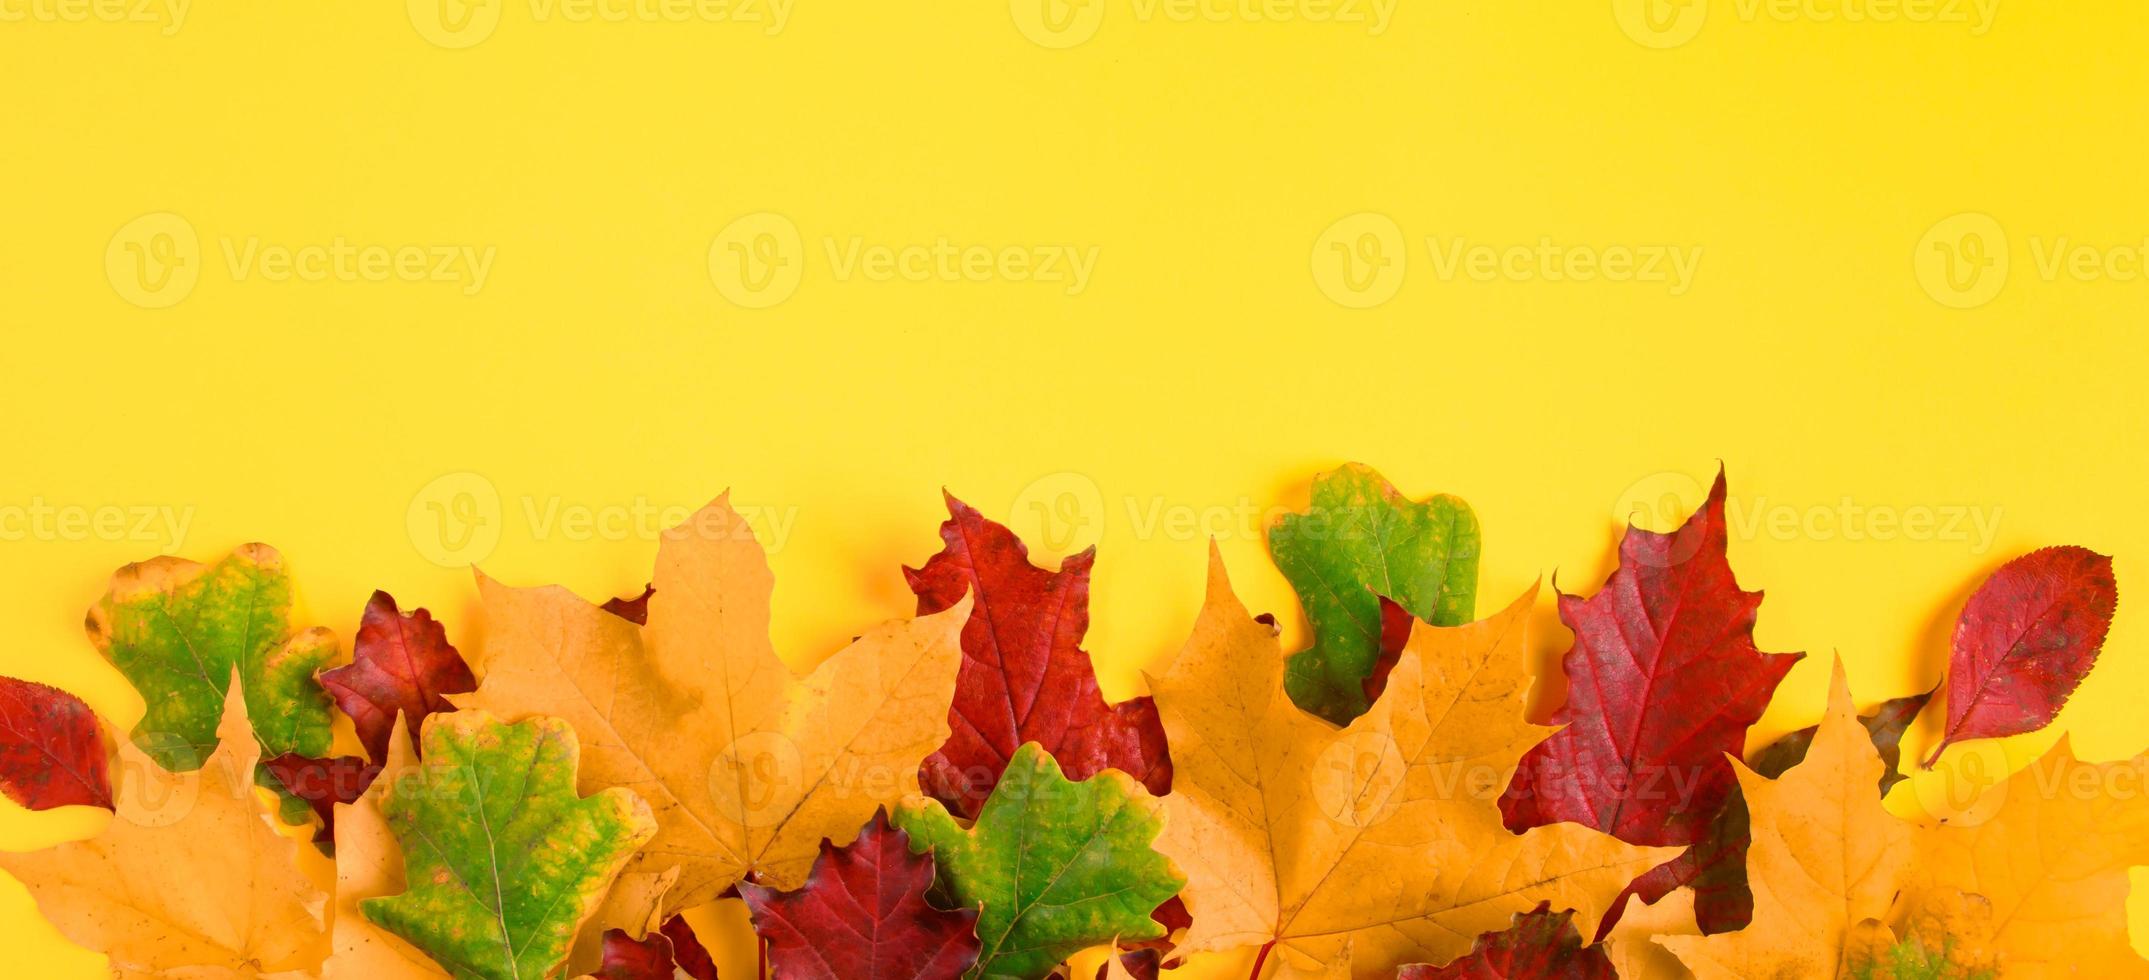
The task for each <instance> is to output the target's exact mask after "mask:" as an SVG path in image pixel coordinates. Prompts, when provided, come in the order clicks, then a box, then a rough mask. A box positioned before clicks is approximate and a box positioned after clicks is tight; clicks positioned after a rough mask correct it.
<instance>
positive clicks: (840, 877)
mask: <svg viewBox="0 0 2149 980" xmlns="http://www.w3.org/2000/svg"><path fill="white" fill-rule="evenodd" d="M933 878H934V865H933V859H932V858H931V857H929V856H924V855H915V854H912V853H911V851H910V835H908V834H906V833H904V832H903V831H900V830H896V829H894V828H892V827H890V826H889V824H888V820H887V817H886V815H885V813H883V812H876V813H875V814H874V815H873V820H872V822H871V823H868V824H866V827H865V829H864V830H863V831H860V832H859V834H858V838H857V839H856V840H854V841H852V842H851V843H850V844H848V845H845V846H843V847H836V846H835V845H834V844H831V843H828V842H826V841H823V842H822V844H821V856H820V857H819V858H817V859H815V861H814V862H813V873H812V875H811V876H810V877H808V878H807V879H806V884H805V887H803V888H800V889H798V890H797V891H791V892H779V891H776V890H774V889H770V888H763V887H760V886H758V885H751V884H742V885H740V886H739V897H741V898H743V899H745V900H746V905H747V907H748V908H750V909H752V910H753V914H754V931H755V932H756V933H758V934H759V935H760V936H761V938H763V939H765V940H767V941H768V944H769V963H770V965H771V966H772V967H773V968H774V969H775V972H776V973H777V975H779V976H782V977H785V978H799V980H930V978H943V980H955V978H957V977H960V976H962V975H963V973H964V972H965V971H967V970H969V969H970V967H971V965H972V964H974V963H976V962H977V958H978V938H977V921H978V912H977V909H975V908H968V907H965V908H957V909H955V910H954V911H942V910H940V909H936V908H934V907H932V906H931V905H929V904H927V903H926V900H925V895H926V892H927V891H928V890H929V889H931V888H932V886H933Z"/></svg>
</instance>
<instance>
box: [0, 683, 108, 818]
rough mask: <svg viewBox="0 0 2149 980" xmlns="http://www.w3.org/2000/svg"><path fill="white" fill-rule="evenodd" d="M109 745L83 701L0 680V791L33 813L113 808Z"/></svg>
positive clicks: (47, 689)
mask: <svg viewBox="0 0 2149 980" xmlns="http://www.w3.org/2000/svg"><path fill="white" fill-rule="evenodd" d="M112 751H113V750H112V740H111V739H110V738H108V737H107V736H106V735H105V731H104V725H103V723H101V722H99V721H98V720H97V715H96V713H95V712H92V711H91V710H90V706H89V705H87V704H83V703H82V699H81V698H78V697H75V696H74V695H72V694H69V693H67V692H66V691H62V690H60V689H59V688H56V687H47V686H45V685H43V684H39V683H37V682H35V681H25V680H17V679H15V678H13V677H0V791H4V792H6V793H7V797H8V799H11V800H14V801H15V802H17V803H20V804H22V805H23V806H26V807H28V808H30V809H32V810H51V809H54V808H57V807H63V806H96V807H103V808H105V809H107V810H110V809H112V776H111V773H110V771H109V768H108V764H109V761H110V758H111V755H112Z"/></svg>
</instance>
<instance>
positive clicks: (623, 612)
mask: <svg viewBox="0 0 2149 980" xmlns="http://www.w3.org/2000/svg"><path fill="white" fill-rule="evenodd" d="M656 594H657V587H656V586H654V585H651V586H646V587H644V588H643V589H642V594H641V595H637V596H620V597H619V598H617V599H606V600H605V601H604V605H602V606H599V607H597V608H599V609H602V610H604V611H605V612H608V613H611V614H612V615H614V616H618V617H619V618H621V619H624V620H626V621H627V622H630V623H633V624H634V625H636V626H647V625H649V597H650V596H653V595H656Z"/></svg>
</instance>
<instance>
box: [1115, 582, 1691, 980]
mask: <svg viewBox="0 0 2149 980" xmlns="http://www.w3.org/2000/svg"><path fill="white" fill-rule="evenodd" d="M1536 594H1537V593H1536V588H1535V587H1534V586H1533V587H1532V588H1531V589H1530V591H1528V592H1526V593H1524V594H1523V596H1522V597H1521V598H1520V599H1518V600H1517V601H1516V602H1515V603H1514V604H1513V605H1511V606H1509V607H1508V608H1507V609H1506V610H1504V611H1502V612H1500V613H1499V614H1497V615H1495V616H1493V617H1492V618H1490V619H1487V620H1485V621H1483V622H1478V623H1472V624H1470V625H1467V626H1460V627H1454V628H1436V627H1430V626H1426V625H1423V624H1419V625H1418V626H1417V628H1416V631H1415V632H1413V633H1412V634H1411V638H1410V642H1409V645H1408V647H1407V648H1406V649H1405V650H1404V652H1403V654H1402V657H1401V659H1400V660H1399V661H1398V662H1397V663H1396V665H1395V667H1394V670H1393V671H1392V672H1391V673H1390V674H1389V677H1388V682H1387V688H1386V691H1385V692H1384V693H1383V694H1382V695H1381V697H1380V698H1379V700H1377V701H1376V702H1375V703H1374V705H1373V707H1372V709H1371V710H1370V711H1368V712H1367V713H1366V714H1364V715H1363V716H1360V717H1359V718H1358V719H1357V720H1356V721H1354V722H1352V723H1351V724H1350V726H1349V727H1348V728H1344V729H1340V730H1339V729H1337V728H1335V727H1334V726H1333V725H1330V724H1328V723H1327V722H1325V721H1322V720H1320V719H1318V718H1315V717H1314V716H1312V715H1309V714H1306V713H1305V712H1303V711H1300V710H1299V709H1298V708H1297V707H1296V706H1294V705H1293V704H1292V703H1291V700H1290V698H1289V697H1287V696H1286V695H1285V693H1284V661H1283V653H1282V651H1281V650H1280V649H1279V648H1278V645H1277V641H1276V634H1275V630H1274V628H1273V627H1270V626H1267V625H1264V624H1262V623H1260V622H1258V621H1256V620H1254V619H1253V618H1252V617H1250V616H1248V615H1247V612H1246V609H1245V607H1244V606H1242V605H1241V604H1240V603H1239V600H1238V598H1237V597H1236V596H1234V595H1233V594H1232V591H1231V583H1230V581H1229V580H1228V579H1227V577H1226V575H1225V573H1224V568H1223V563H1222V560H1221V559H1220V558H1219V557H1218V556H1217V555H1216V553H1215V551H1214V549H1213V548H1212V549H1211V553H1210V560H1209V586H1208V600H1207V602H1206V604H1205V606H1204V607H1203V610H1202V613H1201V618H1200V620H1199V621H1198V622H1197V623H1196V624H1195V627H1194V633H1193V636H1192V637H1191V638H1190V639H1189V640H1188V641H1187V644H1186V646H1185V648H1184V649H1183V650H1182V651H1181V652H1180V654H1179V657H1178V659H1177V660H1176V661H1174V662H1173V663H1172V665H1171V667H1170V669H1169V670H1168V671H1166V673H1165V674H1164V675H1163V676H1162V677H1160V678H1152V679H1151V688H1152V690H1154V691H1155V693H1156V700H1157V706H1158V709H1159V711H1160V712H1161V713H1162V716H1163V719H1164V727H1165V730H1166V732H1167V733H1168V734H1169V735H1170V738H1171V746H1172V758H1173V761H1174V764H1175V766H1176V772H1175V775H1174V777H1173V783H1172V786H1173V789H1172V793H1171V795H1169V796H1167V797H1165V805H1166V807H1167V811H1166V812H1167V819H1166V821H1165V831H1164V834H1163V836H1162V837H1161V838H1159V840H1158V842H1157V849H1158V850H1159V851H1161V852H1163V853H1165V854H1166V855H1168V856H1169V857H1171V858H1172V859H1173V861H1174V862H1175V863H1177V864H1178V866H1179V868H1180V869H1181V870H1182V871H1183V872H1185V874H1186V876H1187V882H1188V883H1187V888H1186V891H1185V898H1186V902H1187V906H1188V908H1189V909H1190V910H1191V911H1192V913H1193V916H1194V925H1193V927H1192V928H1191V929H1190V930H1189V931H1188V933H1187V936H1186V938H1185V940H1184V942H1183V943H1182V944H1181V946H1180V947H1179V950H1180V952H1181V953H1183V954H1192V953H1200V952H1211V951H1221V950H1231V949H1239V948H1243V947H1249V946H1255V947H1258V946H1264V945H1268V944H1271V943H1273V944H1274V949H1273V951H1272V955H1271V957H1270V959H1269V966H1268V967H1267V969H1266V970H1265V971H1264V974H1263V975H1264V977H1268V978H1274V977H1306V976H1320V975H1322V973H1323V971H1324V970H1326V969H1327V968H1328V965H1329V964H1334V963H1337V962H1338V961H1339V960H1343V959H1346V958H1347V959H1349V960H1350V961H1351V965H1350V975H1352V976H1356V977H1361V978H1364V977H1374V976H1387V975H1389V974H1390V973H1391V972H1392V971H1393V970H1394V969H1395V968H1396V967H1397V966H1399V965H1402V964H1405V963H1419V962H1432V963H1443V962H1446V961H1448V960H1451V959H1453V958H1455V957H1456V956H1458V955H1461V954H1462V953H1464V952H1466V951H1468V950H1469V949H1470V947H1471V944H1472V942H1473V941H1474V940H1475V939H1476V937H1477V936H1478V934H1479V933H1482V932H1487V931H1494V930H1499V929H1505V928H1507V926H1508V925H1509V923H1510V921H1511V920H1512V918H1513V916H1514V915H1515V914H1516V913H1518V912H1527V911H1529V910H1531V909H1532V908H1535V907H1536V905H1537V903H1538V902H1540V901H1550V902H1551V903H1552V905H1553V907H1554V908H1558V909H1568V908H1572V909H1575V910H1576V911H1577V915H1576V920H1577V925H1578V926H1579V927H1580V928H1581V930H1582V931H1583V933H1584V934H1585V935H1587V934H1590V933H1593V932H1594V931H1595V930H1596V928H1597V922H1598V920H1599V919H1600V918H1601V917H1602V916H1603V913H1604V911H1605V906H1606V904H1607V903H1608V902H1610V900H1611V899H1612V897H1613V896H1614V895H1617V894H1618V893H1619V891H1620V890H1621V888H1622V887H1624V886H1625V885H1626V883H1627V882H1628V881H1629V880H1631V879H1633V878H1634V877H1635V876H1636V875H1638V874H1640V873H1641V872H1643V871H1645V870H1647V869H1649V868H1650V867H1653V866H1655V865H1656V864H1658V863H1661V862H1662V861H1663V860H1665V859H1667V858H1669V857H1671V856H1672V855H1673V854H1675V853H1676V849H1674V848H1646V847H1634V846H1631V845H1628V844H1623V843H1621V842H1619V841H1617V840H1615V839H1613V838H1612V837H1610V836H1607V835H1605V834H1602V833H1599V832H1597V831H1595V830H1591V829H1588V828H1585V827H1581V826H1577V825H1573V824H1560V825H1556V826H1552V827H1544V828H1539V829H1536V830H1532V831H1530V832H1528V833H1526V834H1522V835H1520V836H1518V835H1515V834H1511V833H1509V832H1508V831H1507V830H1506V828H1505V827H1503V826H1502V825H1501V820H1500V811H1499V808H1498V805H1497V801H1498V799H1499V795H1500V792H1501V791H1502V790H1503V789H1505V788H1506V786H1507V784H1508V779H1509V777H1510V776H1511V775H1512V773H1513V772H1514V768H1515V765H1516V762H1517V761H1518V760H1519V759H1520V758H1521V756H1522V754H1523V753H1524V752H1525V751H1527V750H1528V749H1529V748H1530V746H1532V745H1534V744H1536V743H1537V742H1538V741H1540V740H1541V739H1543V738H1544V736H1545V735H1546V734H1547V733H1548V732H1549V731H1550V729H1548V728H1543V727H1539V726H1535V725H1531V724H1529V723H1528V722H1527V721H1525V719H1524V717H1523V711H1524V701H1525V695H1526V693H1527V686H1528V681H1527V678H1526V677H1525V675H1524V672H1523V624H1524V621H1525V620H1526V618H1527V617H1528V614H1529V611H1530V606H1531V603H1532V601H1533V600H1534V599H1535V598H1536ZM1346 949H1348V950H1349V952H1346Z"/></svg>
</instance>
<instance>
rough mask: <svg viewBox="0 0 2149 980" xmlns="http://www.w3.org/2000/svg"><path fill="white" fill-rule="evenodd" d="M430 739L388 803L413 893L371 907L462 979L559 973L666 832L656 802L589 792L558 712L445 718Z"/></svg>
mask: <svg viewBox="0 0 2149 980" xmlns="http://www.w3.org/2000/svg"><path fill="white" fill-rule="evenodd" d="M424 742H425V751H424V753H423V755H424V761H422V762H420V763H419V764H418V766H417V767H416V768H415V769H413V770H412V771H409V772H406V773H404V774H402V775H400V776H398V777H396V780H395V782H394V783H393V784H391V785H390V786H389V788H388V795H387V799H386V802H385V803H384V805H383V808H382V812H383V813H384V815H385V816H386V817H387V818H388V826H389V827H390V829H391V830H392V831H393V832H394V833H395V837H396V842H397V844H398V845H400V846H401V847H402V850H403V879H404V882H405V885H406V890H405V891H404V892H403V893H401V894H398V895H391V896H387V897H382V898H368V899H365V900H363V901H361V902H359V910H360V911H361V912H362V913H364V915H365V917H366V918H367V919H368V920H370V921H371V922H372V923H373V924H375V925H378V926H380V927H381V928H383V929H386V930H388V931H389V932H392V933H395V934H396V935H398V936H401V937H402V938H403V939H404V940H406V941H408V942H409V943H410V944H411V945H413V946H415V947H417V948H418V949H420V950H423V951H425V953H426V954H427V955H428V956H431V957H432V958H433V960H434V961H435V962H438V963H440V964H441V965H443V966H445V967H447V968H448V969H449V971H450V972H452V973H454V974H456V975H458V976H469V977H479V978H484V980H519V978H525V977H543V976H549V975H551V974H552V972H553V971H554V970H556V969H558V968H559V967H560V966H561V964H563V963H564V962H566V959H567V952H568V949H569V948H570V947H571V946H572V945H573V942H574V937H575V933H576V931H577V930H578V929H579V928H580V926H581V924H582V922H583V921H584V920H585V919H587V918H588V917H589V916H590V914H591V913H593V912H595V911H596V908H597V903H598V902H599V901H600V900H601V899H602V898H603V897H604V893H605V890H606V888H607V887H608V886H609V885H610V884H611V881H612V876H613V875H615V874H617V873H618V872H619V869H620V868H621V867H623V866H625V864H626V862H627V857H628V855H630V854H632V853H634V851H635V849H636V848H639V847H640V846H641V845H642V844H643V843H644V842H645V841H647V840H649V838H650V837H651V836H653V835H654V834H655V833H656V821H655V820H654V819H653V818H652V817H651V816H650V814H649V806H648V804H646V803H643V802H642V800H641V798H640V797H638V796H635V795H634V794H633V793H632V792H630V791H628V790H625V789H617V788H615V789H608V790H605V791H603V792H600V793H596V794H594V795H592V796H590V797H588V798H582V797H579V796H577V795H576V793H575V769H576V766H577V764H578V762H579V759H580V755H581V747H580V745H579V743H578V741H577V739H576V738H575V733H574V730H573V729H571V728H569V727H568V726H567V723H566V722H563V721H560V720H559V719H556V718H532V719H529V720H526V721H523V722H519V723H517V724H512V725H511V724H506V723H503V722H501V721H499V720H497V719H495V718H493V717H492V716H490V715H488V714H486V713H484V712H482V711H471V712H453V713H448V714H439V715H435V716H434V717H432V718H431V719H429V720H428V721H427V722H426V726H425V734H424Z"/></svg>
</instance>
